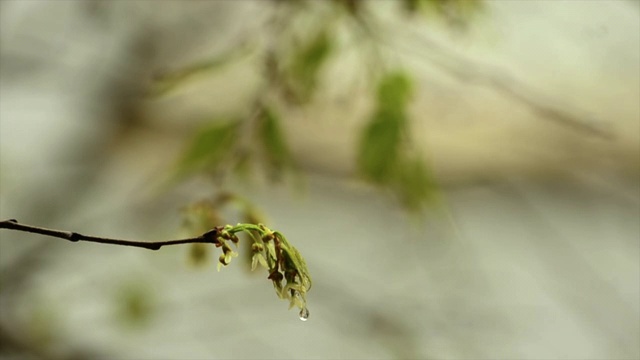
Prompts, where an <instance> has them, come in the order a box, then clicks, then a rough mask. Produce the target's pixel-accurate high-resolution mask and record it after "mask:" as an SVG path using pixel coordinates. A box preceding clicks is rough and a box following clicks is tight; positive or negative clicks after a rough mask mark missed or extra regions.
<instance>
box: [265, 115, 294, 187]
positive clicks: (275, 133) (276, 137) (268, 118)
mask: <svg viewBox="0 0 640 360" xmlns="http://www.w3.org/2000/svg"><path fill="white" fill-rule="evenodd" d="M257 136H258V137H259V140H260V143H261V145H262V149H263V151H264V152H263V156H264V158H265V160H266V162H267V166H268V168H269V169H268V170H269V172H270V174H271V175H272V176H274V177H276V178H277V177H279V176H280V175H281V174H282V173H283V172H284V171H285V170H289V169H291V168H293V166H294V160H293V156H292V154H291V151H290V150H289V146H288V145H287V143H286V139H285V136H284V134H283V133H282V129H281V119H280V117H279V115H278V113H276V112H275V111H274V110H272V109H270V108H264V111H263V112H262V116H261V117H260V122H259V125H258V131H257Z"/></svg>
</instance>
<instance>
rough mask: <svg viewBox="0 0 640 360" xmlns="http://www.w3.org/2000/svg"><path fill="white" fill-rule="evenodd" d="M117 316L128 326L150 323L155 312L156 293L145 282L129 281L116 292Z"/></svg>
mask: <svg viewBox="0 0 640 360" xmlns="http://www.w3.org/2000/svg"><path fill="white" fill-rule="evenodd" d="M115 304H116V318H117V319H118V320H119V321H120V324H122V325H124V326H127V327H135V328H137V327H142V326H145V325H148V323H149V322H150V320H151V319H152V317H153V315H154V314H155V305H154V295H153V294H152V293H151V291H150V289H149V288H148V286H147V285H146V284H145V283H143V282H127V283H126V284H123V285H122V286H121V287H120V288H119V289H118V290H117V292H116V298H115Z"/></svg>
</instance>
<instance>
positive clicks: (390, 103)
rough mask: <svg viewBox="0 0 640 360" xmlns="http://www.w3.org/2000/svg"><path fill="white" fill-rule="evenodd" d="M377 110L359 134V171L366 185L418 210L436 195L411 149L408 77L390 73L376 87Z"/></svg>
mask: <svg viewBox="0 0 640 360" xmlns="http://www.w3.org/2000/svg"><path fill="white" fill-rule="evenodd" d="M376 94H377V97H376V101H377V103H376V108H375V110H374V112H373V114H372V115H371V118H370V120H369V122H368V123H367V125H366V126H365V127H364V129H363V130H362V136H361V138H360V144H359V151H358V170H359V172H360V174H361V175H362V176H363V177H364V178H365V179H366V180H368V181H370V182H372V183H374V184H376V185H380V186H383V187H386V188H388V189H390V190H392V191H393V192H394V193H395V194H396V196H397V197H398V199H399V200H400V201H401V202H402V204H403V205H404V206H405V207H407V208H408V209H410V210H413V211H418V210H421V209H422V208H423V207H424V206H425V205H427V204H428V203H429V201H430V200H431V198H432V193H433V192H434V191H436V183H435V182H434V181H433V179H432V177H431V174H430V172H429V170H428V169H427V166H426V162H425V161H424V160H423V159H422V158H420V157H417V156H415V155H413V156H412V155H411V154H412V153H414V152H415V150H414V149H412V148H411V139H410V137H409V129H408V121H407V118H408V115H407V106H408V105H409V101H410V99H411V94H412V85H411V80H410V78H409V76H408V75H406V74H405V73H402V72H390V73H387V74H385V75H384V76H382V78H381V79H380V81H379V83H378V87H377V92H376Z"/></svg>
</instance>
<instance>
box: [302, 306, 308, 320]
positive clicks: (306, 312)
mask: <svg viewBox="0 0 640 360" xmlns="http://www.w3.org/2000/svg"><path fill="white" fill-rule="evenodd" d="M308 319H309V309H307V308H302V309H300V320H302V321H307V320H308Z"/></svg>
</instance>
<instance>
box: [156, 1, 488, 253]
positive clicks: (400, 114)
mask: <svg viewBox="0 0 640 360" xmlns="http://www.w3.org/2000/svg"><path fill="white" fill-rule="evenodd" d="M374 3H375V2H366V1H358V0H333V1H330V2H329V1H327V2H324V1H306V0H289V1H276V2H274V4H276V5H277V6H276V8H277V11H276V14H277V13H278V12H279V11H282V14H285V15H286V16H277V15H276V16H275V17H274V22H273V25H274V26H273V29H271V30H272V31H273V33H270V35H268V36H275V37H276V41H267V42H265V44H266V45H264V48H262V49H260V48H258V49H257V53H260V52H261V51H262V52H263V55H264V56H262V57H258V58H259V59H262V60H261V61H262V63H261V64H260V66H262V67H263V70H264V71H265V79H264V83H263V84H262V86H263V88H262V89H261V91H259V92H257V93H256V96H255V99H253V108H251V109H250V110H251V114H252V115H250V116H240V117H237V120H235V121H229V122H224V123H221V122H219V121H218V122H215V123H214V124H213V125H211V126H209V127H207V128H204V129H202V130H201V131H199V132H198V134H197V135H196V136H195V137H194V139H193V140H192V141H191V143H190V144H189V146H188V148H187V149H186V150H185V152H184V154H183V156H182V157H181V159H180V161H179V164H178V166H177V168H178V171H177V173H178V175H179V177H187V176H191V175H197V174H208V175H214V176H215V175H218V173H219V172H222V171H226V172H229V171H232V172H233V173H234V174H236V175H242V176H243V177H244V178H245V179H251V178H252V177H253V174H252V173H251V171H253V169H254V167H253V166H252V165H253V164H256V163H259V164H260V165H261V167H262V168H263V169H265V170H266V172H267V174H268V175H269V177H270V179H272V180H281V179H282V178H283V175H284V174H286V173H287V171H289V170H295V169H296V166H295V154H294V153H293V152H292V151H291V149H290V147H289V146H288V143H287V138H286V136H285V133H284V131H283V126H284V125H283V124H284V122H285V121H286V120H288V119H286V118H284V117H283V116H282V114H284V113H286V112H287V110H289V109H292V108H297V107H298V108H299V107H303V106H305V105H306V104H308V103H309V102H310V101H312V100H313V97H314V94H316V93H317V92H318V90H320V87H321V84H322V77H323V73H322V69H323V68H324V67H325V66H327V65H328V63H329V62H330V61H331V60H332V58H333V57H334V56H333V55H334V54H336V53H338V52H339V51H341V49H340V41H339V40H338V34H339V31H341V30H337V29H339V27H336V26H335V25H339V22H340V21H347V22H350V23H355V24H358V25H359V26H356V27H354V28H348V27H347V28H345V29H348V30H347V31H352V30H354V29H356V28H360V29H362V28H366V29H367V31H366V32H365V33H366V34H367V36H369V41H371V42H374V43H375V42H377V41H378V37H377V36H376V32H379V31H383V29H381V28H379V27H378V22H377V19H374V17H375V16H376V15H375V13H374V12H372V11H370V10H371V7H372V6H373V4H374ZM397 4H398V10H400V14H404V16H406V15H407V14H410V15H415V14H423V15H425V17H423V19H428V18H429V17H430V16H436V17H437V18H439V19H441V20H445V22H447V23H449V24H451V25H456V24H457V25H459V24H464V23H465V22H466V21H468V20H469V19H470V18H471V17H472V16H473V15H475V14H477V13H479V12H480V11H481V10H482V9H483V8H484V4H483V2H482V1H472V0H398V1H397ZM402 9H404V12H403V11H402ZM327 10H328V11H327ZM344 14H346V16H344ZM300 16H302V17H308V18H309V19H310V22H309V23H308V24H307V25H306V26H299V25H300V24H299V23H297V22H295V21H294V20H295V19H297V18H299V17H300ZM414 19H415V17H414ZM266 31H267V32H266V33H267V34H269V33H268V31H269V28H268V27H267V29H266ZM254 44H256V43H254ZM380 45H381V44H380ZM254 50H256V49H254ZM244 52H245V51H244V50H234V51H231V52H230V53H229V54H227V55H223V56H220V57H218V58H216V59H213V60H210V61H204V62H202V63H200V64H196V65H194V66H191V67H187V68H185V69H183V70H178V71H175V72H174V73H172V74H169V75H167V76H164V77H161V80H162V81H160V82H159V84H158V86H159V89H172V88H173V87H175V86H176V85H177V84H178V83H180V82H182V81H184V80H185V79H189V78H191V77H192V76H194V75H195V74H200V73H203V72H205V71H210V70H215V69H218V68H220V67H221V66H222V65H224V64H226V63H227V62H229V60H230V59H234V58H237V55H238V54H242V53H244ZM376 54H377V55H376V56H379V57H383V56H384V52H383V51H378V52H376ZM363 61H364V62H365V63H363V66H364V67H367V66H370V67H371V69H374V70H375V71H372V72H371V73H373V74H376V75H375V76H374V77H373V79H374V81H376V83H375V84H376V85H375V92H374V95H373V96H374V100H375V106H374V108H373V109H372V111H371V113H370V114H369V115H368V121H367V123H366V125H365V126H364V127H363V128H362V132H361V134H360V136H359V141H358V142H357V144H355V146H356V147H357V169H358V173H359V174H360V175H361V177H362V178H363V179H365V180H366V181H368V182H370V183H372V184H374V185H376V186H379V187H380V188H381V189H385V190H388V191H391V192H392V193H394V194H395V196H396V197H397V198H398V200H399V201H400V202H401V203H402V204H403V205H404V206H405V207H406V208H407V209H410V210H412V211H419V210H421V209H424V208H425V207H426V206H427V205H429V204H430V203H431V200H432V198H433V196H432V195H433V194H434V192H436V191H437V184H436V182H435V181H434V178H433V175H432V172H431V171H430V169H429V168H428V163H427V161H426V158H425V157H424V156H422V155H420V151H419V149H417V148H416V147H415V145H414V144H413V143H412V137H411V129H410V128H409V126H410V121H409V120H410V115H409V113H408V111H407V109H408V107H409V105H410V102H411V99H412V94H413V93H414V91H415V90H416V89H415V84H414V83H413V81H412V76H411V74H409V73H405V72H399V71H391V69H390V68H389V63H387V62H386V61H385V60H384V59H371V60H370V61H371V64H366V61H368V60H363ZM381 64H382V65H381ZM381 71H382V75H377V74H380V72H381ZM378 76H379V77H378ZM246 139H248V140H246ZM193 251H194V255H193V257H194V259H195V258H196V257H199V255H198V256H196V255H197V254H200V252H198V249H197V248H195V247H194V249H193Z"/></svg>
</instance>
